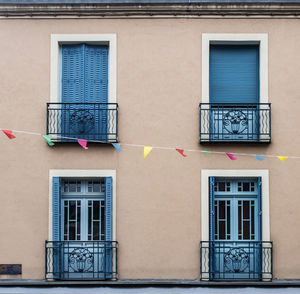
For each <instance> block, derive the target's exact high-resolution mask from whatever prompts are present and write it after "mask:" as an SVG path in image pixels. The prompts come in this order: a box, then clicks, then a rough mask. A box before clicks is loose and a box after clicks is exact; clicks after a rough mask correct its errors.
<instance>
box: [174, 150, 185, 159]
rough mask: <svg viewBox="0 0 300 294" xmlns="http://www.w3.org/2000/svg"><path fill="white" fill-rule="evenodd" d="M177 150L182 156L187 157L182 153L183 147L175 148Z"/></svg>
mask: <svg viewBox="0 0 300 294" xmlns="http://www.w3.org/2000/svg"><path fill="white" fill-rule="evenodd" d="M176 151H177V152H179V153H180V154H181V155H182V156H183V157H187V155H185V154H184V149H176Z"/></svg>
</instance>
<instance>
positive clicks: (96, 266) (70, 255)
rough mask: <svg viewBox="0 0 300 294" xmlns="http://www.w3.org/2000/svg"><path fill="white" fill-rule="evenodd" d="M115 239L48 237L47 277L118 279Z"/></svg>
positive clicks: (46, 244) (59, 278) (61, 278)
mask: <svg viewBox="0 0 300 294" xmlns="http://www.w3.org/2000/svg"><path fill="white" fill-rule="evenodd" d="M117 250H118V242H116V241H46V242H45V257H46V260H45V278H46V279H57V280H107V279H117V276H118V271H117Z"/></svg>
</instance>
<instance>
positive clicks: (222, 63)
mask: <svg viewBox="0 0 300 294" xmlns="http://www.w3.org/2000/svg"><path fill="white" fill-rule="evenodd" d="M209 97H210V103H259V46H258V45H210V57H209Z"/></svg>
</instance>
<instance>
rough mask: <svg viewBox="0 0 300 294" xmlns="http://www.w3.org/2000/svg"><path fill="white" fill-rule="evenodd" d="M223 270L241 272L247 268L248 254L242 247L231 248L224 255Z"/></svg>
mask: <svg viewBox="0 0 300 294" xmlns="http://www.w3.org/2000/svg"><path fill="white" fill-rule="evenodd" d="M224 266H225V272H229V273H243V272H245V271H246V269H248V268H249V255H248V253H247V252H246V251H245V250H244V249H242V248H232V249H230V250H229V251H228V252H227V253H226V254H225V256H224Z"/></svg>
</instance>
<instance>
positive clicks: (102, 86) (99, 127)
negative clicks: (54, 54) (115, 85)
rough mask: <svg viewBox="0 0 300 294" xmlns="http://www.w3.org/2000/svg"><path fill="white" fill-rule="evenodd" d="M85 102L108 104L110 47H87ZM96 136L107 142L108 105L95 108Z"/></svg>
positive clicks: (92, 108)
mask: <svg viewBox="0 0 300 294" xmlns="http://www.w3.org/2000/svg"><path fill="white" fill-rule="evenodd" d="M84 95H85V102H87V103H107V102H108V46H104V45H103V46H92V45H86V47H85V92H84ZM90 111H91V112H94V126H95V129H94V134H95V135H96V134H97V136H96V139H98V140H103V141H106V138H107V136H106V133H107V121H108V111H107V105H100V107H99V106H97V107H96V108H94V106H92V107H91V110H90Z"/></svg>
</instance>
